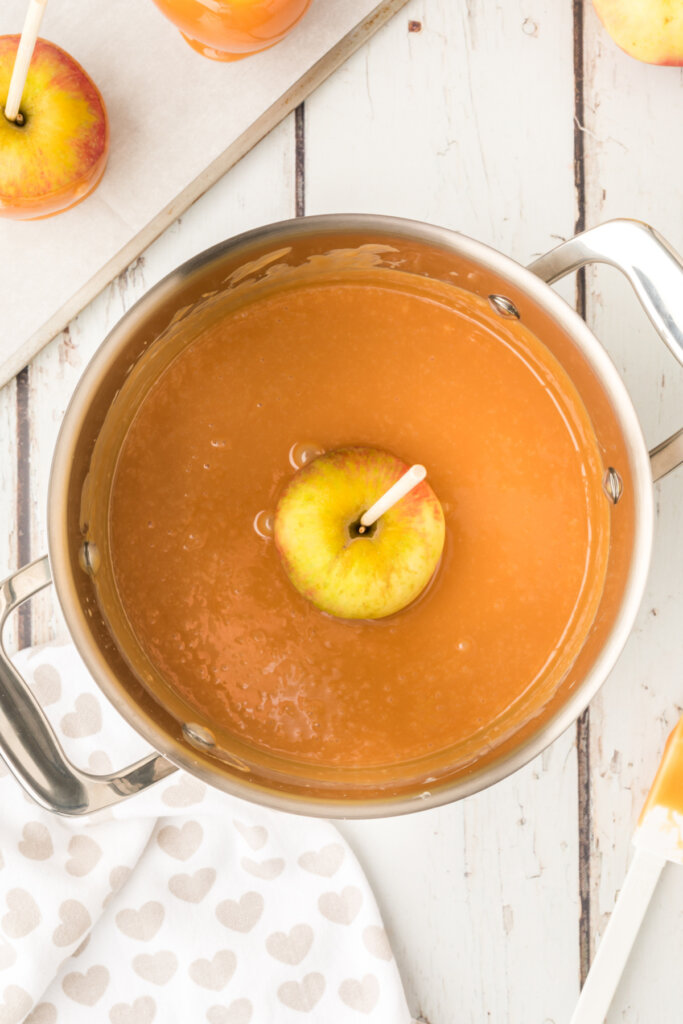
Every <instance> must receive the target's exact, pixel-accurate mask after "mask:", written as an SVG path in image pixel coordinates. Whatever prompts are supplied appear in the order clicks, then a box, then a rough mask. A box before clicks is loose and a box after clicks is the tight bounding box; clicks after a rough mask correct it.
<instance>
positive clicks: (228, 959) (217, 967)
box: [190, 949, 237, 992]
mask: <svg viewBox="0 0 683 1024" xmlns="http://www.w3.org/2000/svg"><path fill="white" fill-rule="evenodd" d="M236 967H237V957H236V956H235V954H234V953H232V952H231V951H230V950H229V949H221V950H219V952H218V953H216V955H215V956H214V957H213V959H212V960H206V959H204V958H202V959H201V960H195V961H194V963H193V964H190V977H191V978H192V980H193V981H194V983H195V984H196V985H201V987H202V988H209V989H211V990H212V991H213V992H220V990H221V989H222V988H225V986H226V985H227V984H228V982H229V981H230V979H231V978H232V976H233V974H234V973H235V968H236Z"/></svg>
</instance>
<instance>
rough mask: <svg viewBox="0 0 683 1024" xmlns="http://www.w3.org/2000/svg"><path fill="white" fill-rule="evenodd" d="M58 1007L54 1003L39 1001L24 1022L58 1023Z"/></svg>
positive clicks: (37, 1023) (34, 1023)
mask: <svg viewBox="0 0 683 1024" xmlns="http://www.w3.org/2000/svg"><path fill="white" fill-rule="evenodd" d="M56 1020H57V1007H56V1006H54V1005H53V1003H38V1005H37V1006H36V1007H34V1009H33V1011H32V1012H31V1013H29V1015H28V1017H27V1018H26V1020H25V1021H24V1024H56Z"/></svg>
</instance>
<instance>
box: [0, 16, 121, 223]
mask: <svg viewBox="0 0 683 1024" xmlns="http://www.w3.org/2000/svg"><path fill="white" fill-rule="evenodd" d="M18 45H19V36H17V35H14V36H0V217H12V218H14V219H16V220H35V219H37V218H40V217H50V216H52V214H55V213H60V212H61V211H62V210H67V209H69V208H70V207H72V206H75V205H76V204H77V203H80V202H81V201H82V200H83V199H85V198H86V197H87V196H89V195H90V193H91V192H92V191H93V190H94V189H95V188H96V187H97V186H98V185H99V183H100V179H101V178H102V175H103V174H104V168H105V166H106V163H107V156H108V154H109V120H108V117H107V111H106V107H105V105H104V101H103V99H102V97H101V95H100V93H99V90H98V88H97V86H96V85H95V84H94V82H93V81H92V79H91V78H90V77H89V76H88V74H87V73H86V72H85V71H84V70H83V68H82V67H81V66H80V64H78V63H77V61H75V60H74V59H73V57H71V56H69V54H68V53H66V52H65V51H64V50H62V49H60V47H59V46H55V45H54V44H53V43H48V42H46V41H45V40H44V39H39V40H38V41H37V43H36V47H35V50H34V53H33V58H32V60H31V66H30V68H29V72H28V76H27V79H26V85H25V88H24V94H23V97H22V101H21V113H22V114H23V115H24V117H25V118H26V123H25V124H24V125H23V126H19V125H17V124H14V123H13V122H11V121H8V120H7V118H6V117H5V116H4V114H3V112H2V111H3V110H4V105H5V101H6V99H7V93H8V91H9V84H10V79H11V77H12V68H13V67H14V58H15V55H16V52H17V47H18Z"/></svg>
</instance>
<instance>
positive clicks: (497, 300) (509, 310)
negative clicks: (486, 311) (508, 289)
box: [489, 295, 519, 320]
mask: <svg viewBox="0 0 683 1024" xmlns="http://www.w3.org/2000/svg"><path fill="white" fill-rule="evenodd" d="M489 302H490V303H491V305H492V306H493V308H494V310H495V311H496V313H498V315H499V316H504V317H507V319H508V320H519V310H518V309H517V307H516V306H515V304H514V302H513V301H512V299H508V298H506V297H505V296H504V295H489Z"/></svg>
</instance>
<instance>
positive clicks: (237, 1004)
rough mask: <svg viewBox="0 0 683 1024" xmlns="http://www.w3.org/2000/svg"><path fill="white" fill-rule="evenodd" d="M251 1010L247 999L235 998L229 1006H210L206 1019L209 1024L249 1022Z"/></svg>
mask: <svg viewBox="0 0 683 1024" xmlns="http://www.w3.org/2000/svg"><path fill="white" fill-rule="evenodd" d="M253 1012H254V1007H253V1006H252V1005H251V1003H250V1002H249V1000H248V999H235V1001H234V1002H233V1003H230V1006H210V1007H209V1009H208V1010H207V1011H206V1019H207V1020H208V1022H209V1024H249V1021H250V1020H251V1018H252V1014H253Z"/></svg>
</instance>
